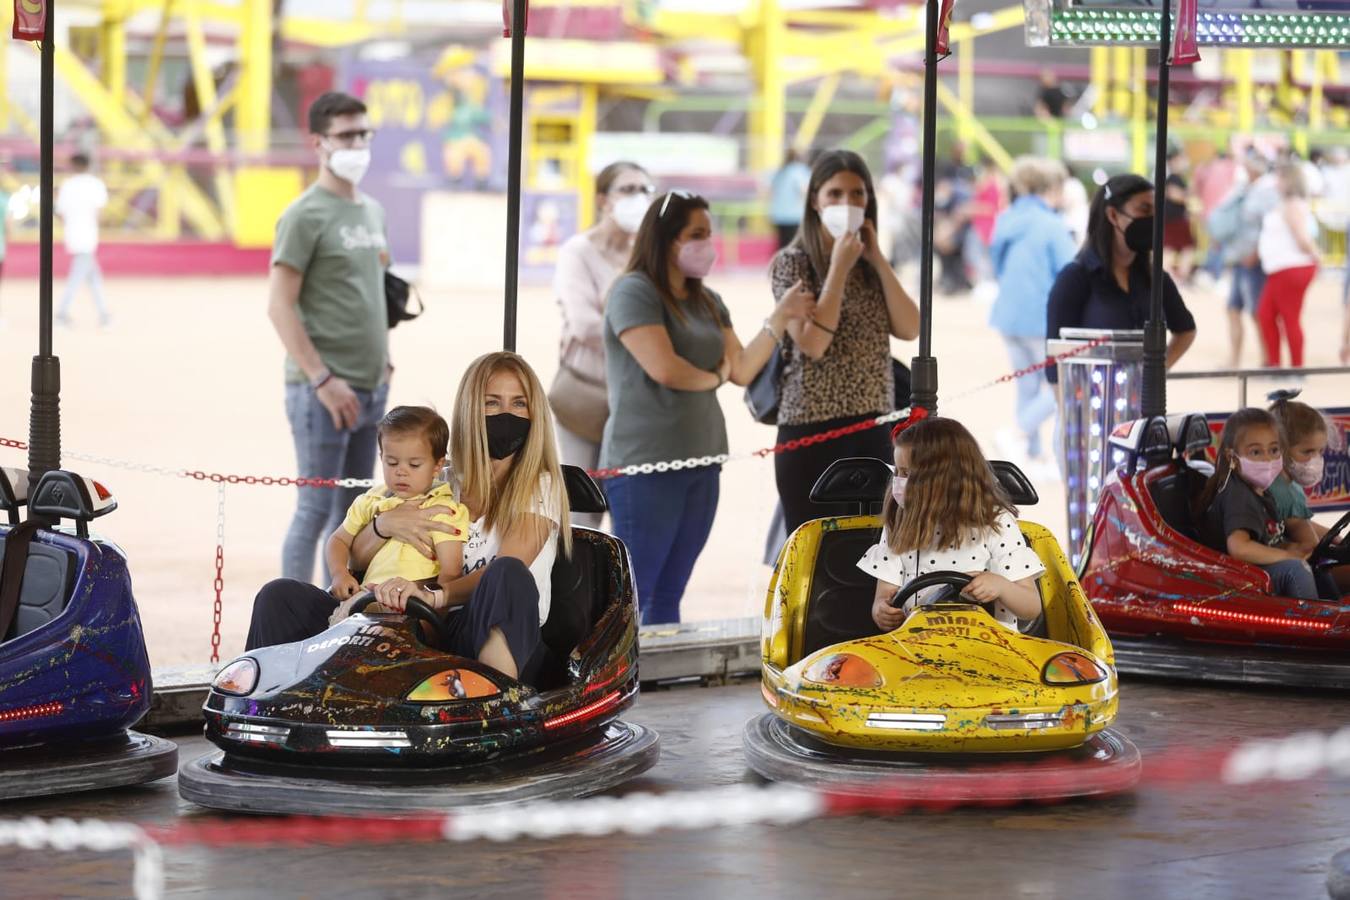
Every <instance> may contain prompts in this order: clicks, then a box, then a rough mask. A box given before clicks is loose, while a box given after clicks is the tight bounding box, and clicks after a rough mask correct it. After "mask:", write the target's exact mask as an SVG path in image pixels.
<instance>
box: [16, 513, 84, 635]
mask: <svg viewBox="0 0 1350 900" xmlns="http://www.w3.org/2000/svg"><path fill="white" fill-rule="evenodd" d="M7 534H8V532H6V533H5V534H0V564H3V562H4V558H5V542H6V536H7ZM74 573H75V560H74V556H73V554H71V553H70V552H69V551H67V550H62V549H61V548H60V547H54V546H52V545H50V544H42V543H38V542H37V541H34V542H33V543H32V544H30V545H29V547H28V562H27V564H26V565H25V566H24V570H23V588H22V591H21V592H20V594H19V607H18V609H17V611H16V612H15V614H14V622H13V624H12V625H10V628H9V632H8V633H7V634H5V635H4V636H3V640H5V641H10V640H13V639H15V638H18V637H22V636H23V635H25V634H28V633H29V632H32V631H36V630H37V629H39V628H41V627H42V626H44V625H46V624H47V623H48V622H50V621H52V620H53V619H55V618H56V617H57V616H59V615H61V613H62V612H64V611H65V608H66V604H67V603H68V602H69V600H70V592H71V587H72V584H71V581H72V579H73V576H74Z"/></svg>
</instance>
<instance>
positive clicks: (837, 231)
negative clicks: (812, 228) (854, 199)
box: [820, 203, 866, 241]
mask: <svg viewBox="0 0 1350 900" xmlns="http://www.w3.org/2000/svg"><path fill="white" fill-rule="evenodd" d="M865 215H866V210H864V209H863V208H862V207H861V206H854V205H853V204H851V203H835V204H831V205H830V206H827V207H825V208H824V209H822V210H821V211H820V224H822V225H824V226H825V230H826V231H828V232H829V233H830V237H832V238H834V239H835V240H836V241H837V240H839V239H840V238H841V237H843V236H844V235H845V234H856V233H857V232H858V230H859V229H860V228H862V227H863V217H864V216H865Z"/></svg>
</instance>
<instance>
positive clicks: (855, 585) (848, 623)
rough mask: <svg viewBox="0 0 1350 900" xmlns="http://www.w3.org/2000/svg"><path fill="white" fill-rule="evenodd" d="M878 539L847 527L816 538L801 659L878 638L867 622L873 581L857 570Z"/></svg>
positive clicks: (872, 532) (872, 531) (877, 533)
mask: <svg viewBox="0 0 1350 900" xmlns="http://www.w3.org/2000/svg"><path fill="white" fill-rule="evenodd" d="M879 540H881V529H880V528H852V529H848V530H844V531H827V532H825V533H824V534H822V535H821V537H820V549H819V550H818V551H817V553H816V566H815V571H813V572H812V573H811V598H810V601H809V604H808V605H807V607H806V630H805V634H804V635H803V644H802V655H803V656H806V655H808V654H811V653H814V652H816V651H817V650H819V649H821V648H822V647H829V646H831V645H833V644H839V643H842V642H844V641H852V640H857V639H858V638H864V637H871V636H872V635H875V634H881V629H880V628H878V627H877V623H876V622H875V621H874V620H873V619H872V598H873V597H875V596H876V588H877V580H876V579H875V578H872V577H870V576H869V575H867V573H865V572H863V570H862V569H859V568H858V560H860V559H862V558H863V554H865V553H866V552H867V548H868V547H871V546H872V545H873V544H875V543H876V542H877V541H879Z"/></svg>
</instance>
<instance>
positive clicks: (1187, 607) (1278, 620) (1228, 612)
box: [1172, 603, 1332, 631]
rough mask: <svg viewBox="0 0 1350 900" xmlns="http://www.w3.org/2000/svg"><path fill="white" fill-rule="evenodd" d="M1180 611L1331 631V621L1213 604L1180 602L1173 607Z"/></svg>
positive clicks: (1271, 624)
mask: <svg viewBox="0 0 1350 900" xmlns="http://www.w3.org/2000/svg"><path fill="white" fill-rule="evenodd" d="M1172 609H1173V610H1175V611H1176V612H1179V613H1185V614H1187V615H1192V616H1200V617H1202V618H1208V619H1223V620H1225V621H1228V622H1242V623H1244V624H1247V625H1270V626H1272V627H1275V628H1284V629H1287V630H1289V631H1298V630H1303V631H1330V630H1331V624H1332V623H1330V622H1323V621H1319V620H1315V619H1293V618H1288V617H1286V616H1263V615H1261V614H1260V613H1245V612H1238V611H1237V610H1235V609H1217V608H1215V607H1212V606H1196V605H1195V604H1193V603H1178V604H1176V605H1175V606H1173V607H1172Z"/></svg>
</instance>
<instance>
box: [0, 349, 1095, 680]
mask: <svg viewBox="0 0 1350 900" xmlns="http://www.w3.org/2000/svg"><path fill="white" fill-rule="evenodd" d="M1104 341H1105V339H1101V340H1094V341H1090V342H1087V343H1085V344H1083V345H1082V346H1080V347H1075V348H1074V349H1072V350H1069V351H1067V352H1064V353H1060V354H1058V355H1056V356H1049V357H1046V358H1045V359H1044V360H1042V361H1041V362H1038V363H1035V364H1033V365H1030V366H1027V367H1026V368H1023V369H1018V370H1017V371H1015V372H1009V373H1007V374H1005V375H1002V376H1000V377H998V378H994V379H992V380H990V381H987V382H985V383H983V384H979V385H976V386H974V387H971V388H968V389H966V390H963V391H960V392H958V393H956V394H954V395H953V396H952V397H951V398H950V399H949V400H946V401H944V402H947V403H956V402H959V401H961V400H964V399H966V398H968V397H971V396H973V395H975V394H978V393H981V392H982V391H986V390H989V389H991V388H994V387H997V386H998V385H1001V384H1009V383H1012V382H1015V381H1017V380H1018V379H1019V378H1025V377H1027V376H1029V375H1033V374H1036V373H1039V372H1042V371H1044V370H1045V369H1047V368H1049V367H1050V366H1053V365H1055V364H1056V363H1058V362H1062V361H1063V360H1065V359H1068V358H1069V357H1072V356H1077V355H1079V354H1081V353H1086V352H1088V351H1090V350H1092V349H1094V348H1096V347H1099V346H1101V344H1102V343H1104ZM908 416H909V410H908V409H903V410H897V411H895V412H891V413H887V414H885V415H882V416H876V417H875V418H870V419H866V420H864V421H861V422H856V423H854V424H852V425H847V426H843V427H841V428H834V429H830V430H828V431H823V432H820V433H817V434H812V435H808V436H806V437H803V438H797V439H794V440H790V441H785V442H783V443H778V444H774V445H772V446H770V447H763V448H760V449H758V450H753V451H749V452H739V453H723V454H719V455H715V456H698V457H690V458H687V459H676V460H663V461H661V462H656V463H642V464H640V465H632V466H623V467H619V468H609V469H597V470H594V471H592V472H591V473H590V474H591V476H592V477H593V478H596V479H599V480H604V479H609V478H618V477H621V476H626V475H649V474H652V473H656V472H674V471H681V470H684V469H696V468H705V467H708V466H721V465H726V464H727V463H735V462H742V461H746V460H752V459H764V458H767V457H771V456H775V455H778V454H782V453H791V452H793V451H796V450H800V449H802V448H803V447H809V446H814V445H816V444H821V443H825V442H827V441H832V440H838V439H839V438H842V437H844V436H846V435H850V434H855V433H858V432H861V431H867V430H869V429H871V428H876V427H879V426H882V425H887V424H890V423H893V422H899V421H901V420H902V419H905V418H906V417H908ZM0 447H7V448H9V449H12V450H27V449H28V443H27V442H26V441H21V440H18V439H17V438H7V437H0ZM62 456H64V457H65V458H66V459H67V460H75V461H78V462H82V463H90V464H93V465H96V466H103V467H105V468H109V469H120V470H123V471H129V472H141V473H146V474H151V475H161V476H164V477H168V478H185V479H191V480H194V481H201V482H209V483H211V484H214V485H216V548H215V559H214V579H213V582H212V588H213V591H214V605H213V613H212V632H211V662H213V663H215V662H219V661H220V623H221V609H222V596H223V593H224V589H225V488H226V486H227V485H244V486H248V487H317V488H368V487H372V486H373V485H374V484H375V481H374V480H373V479H369V478H305V477H292V476H288V475H247V474H245V475H240V474H237V473H225V472H208V471H204V470H201V469H193V468H188V467H185V466H164V465H156V464H151V463H143V462H137V461H135V460H128V459H120V458H118V457H113V456H104V455H100V454H93V453H83V452H77V451H63V452H62Z"/></svg>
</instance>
